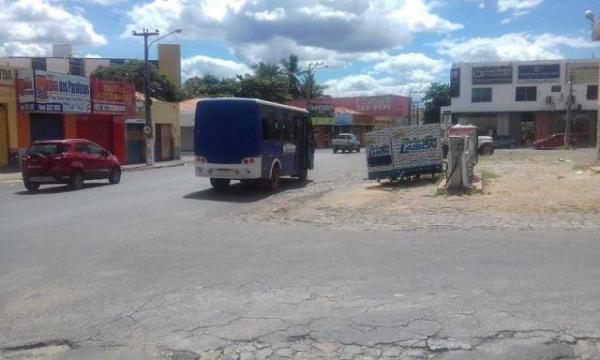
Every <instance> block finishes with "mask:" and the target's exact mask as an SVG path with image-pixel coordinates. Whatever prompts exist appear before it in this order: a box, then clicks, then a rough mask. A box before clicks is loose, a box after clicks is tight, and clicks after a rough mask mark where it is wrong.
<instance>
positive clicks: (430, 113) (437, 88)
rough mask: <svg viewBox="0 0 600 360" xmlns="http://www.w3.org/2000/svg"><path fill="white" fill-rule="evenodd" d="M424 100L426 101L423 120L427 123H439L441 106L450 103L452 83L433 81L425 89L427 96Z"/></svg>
mask: <svg viewBox="0 0 600 360" xmlns="http://www.w3.org/2000/svg"><path fill="white" fill-rule="evenodd" d="M422 100H423V102H424V103H425V110H424V112H423V122H424V123H425V124H435V123H439V122H440V108H441V107H442V106H447V105H450V85H448V84H442V83H432V84H431V85H429V87H428V88H427V90H425V96H423V99H422Z"/></svg>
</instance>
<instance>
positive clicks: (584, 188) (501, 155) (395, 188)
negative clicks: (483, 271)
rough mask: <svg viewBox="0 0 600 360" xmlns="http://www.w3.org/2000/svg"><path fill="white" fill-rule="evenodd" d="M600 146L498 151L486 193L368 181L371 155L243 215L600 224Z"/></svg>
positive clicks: (435, 226)
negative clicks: (598, 155)
mask: <svg viewBox="0 0 600 360" xmlns="http://www.w3.org/2000/svg"><path fill="white" fill-rule="evenodd" d="M594 156H595V149H578V150H570V151H567V150H546V151H536V150H530V149H516V150H498V151H496V153H495V154H494V155H493V156H491V157H482V158H481V160H480V164H479V166H480V168H481V170H482V171H483V173H484V177H486V176H487V177H486V181H485V186H484V194H482V195H471V196H465V195H462V196H447V195H437V194H436V190H437V186H438V184H437V183H435V182H434V181H432V180H429V179H424V180H421V181H412V182H401V183H398V184H390V183H387V182H382V183H381V184H378V183H377V182H374V181H366V180H364V177H365V169H364V159H363V158H362V156H361V157H354V159H355V160H354V161H355V169H353V170H352V171H349V172H345V173H340V174H339V175H338V176H337V178H335V179H327V180H326V181H319V180H318V179H317V180H315V181H314V182H313V183H311V184H310V185H308V186H306V187H304V188H300V189H294V190H289V191H284V192H281V193H279V194H277V195H275V196H271V197H269V198H268V200H267V202H266V203H264V204H262V205H263V206H261V207H260V208H257V209H253V211H251V212H247V213H244V214H242V215H241V216H240V220H241V221H245V222H258V223H312V224H318V225H323V226H328V227H332V228H344V229H361V230H364V229H373V230H375V229H388V230H389V229H391V230H422V231H431V230H453V229H513V230H514V229H518V230H541V229H557V230H558V229H561V230H593V229H599V228H600V186H599V184H600V175H597V174H596V173H595V172H594V171H592V170H590V169H589V167H590V166H593V165H597V163H596V162H595V160H594Z"/></svg>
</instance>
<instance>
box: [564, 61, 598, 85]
mask: <svg viewBox="0 0 600 360" xmlns="http://www.w3.org/2000/svg"><path fill="white" fill-rule="evenodd" d="M598 76H599V71H598V63H579V64H577V63H570V64H568V72H567V79H572V80H573V84H590V85H593V84H598Z"/></svg>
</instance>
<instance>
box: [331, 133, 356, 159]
mask: <svg viewBox="0 0 600 360" xmlns="http://www.w3.org/2000/svg"><path fill="white" fill-rule="evenodd" d="M331 147H332V149H333V153H334V154H335V153H337V152H338V150H342V152H346V151H348V152H352V150H356V152H360V142H359V141H358V139H356V136H355V135H354V134H339V135H338V136H336V137H335V139H333V140H332V141H331Z"/></svg>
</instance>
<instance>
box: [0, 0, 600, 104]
mask: <svg viewBox="0 0 600 360" xmlns="http://www.w3.org/2000/svg"><path fill="white" fill-rule="evenodd" d="M0 5H2V8H3V9H5V10H4V11H3V13H2V14H0V56H8V55H20V56H34V55H46V54H49V53H50V47H51V44H52V43H60V42H69V43H73V45H74V48H75V52H76V53H77V54H78V55H80V56H101V57H118V58H141V57H142V56H143V49H142V43H141V39H140V38H134V37H132V36H130V33H131V30H132V29H141V28H142V27H149V28H152V29H154V28H157V29H159V30H160V31H161V33H167V32H169V31H172V30H174V29H177V28H181V29H183V33H182V34H181V35H177V36H173V37H170V38H169V39H165V40H164V42H175V43H180V44H181V47H182V48H181V49H182V72H183V75H184V78H185V77H190V76H201V75H203V74H212V75H215V76H218V77H229V76H233V75H235V74H238V73H244V72H247V71H250V66H251V65H252V64H253V63H256V62H257V61H267V62H276V61H278V60H279V59H280V58H282V57H284V56H287V55H289V54H290V53H295V54H296V55H298V56H299V57H300V59H301V60H302V65H303V66H306V65H307V64H308V63H310V62H315V61H323V62H325V63H326V64H327V65H328V68H327V69H322V70H320V71H319V73H318V78H319V80H320V81H322V82H324V83H326V84H327V85H328V92H329V93H330V94H332V95H365V94H367V95H368V94H386V93H400V94H402V93H407V92H408V91H410V90H420V89H423V88H424V87H426V86H427V84H429V83H430V82H432V81H448V74H449V68H450V66H451V64H452V63H453V62H458V61H494V60H533V59H555V58H590V57H592V56H594V55H595V56H600V43H598V44H595V43H591V42H590V41H589V38H590V34H589V29H590V23H589V22H588V21H587V20H586V19H585V18H584V17H583V13H584V11H585V10H587V9H592V10H595V11H596V12H597V13H600V2H599V1H595V0H594V1H592V0H448V1H441V0H294V1H291V0H290V1H276V0H147V1H126V0H0Z"/></svg>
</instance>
